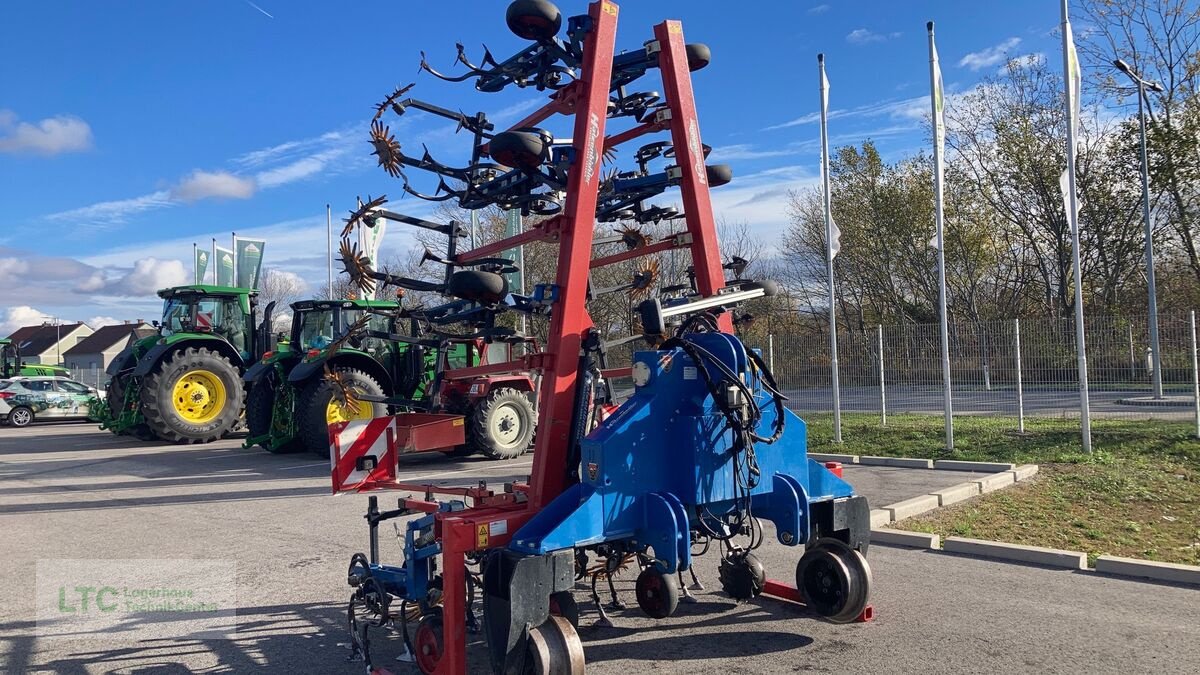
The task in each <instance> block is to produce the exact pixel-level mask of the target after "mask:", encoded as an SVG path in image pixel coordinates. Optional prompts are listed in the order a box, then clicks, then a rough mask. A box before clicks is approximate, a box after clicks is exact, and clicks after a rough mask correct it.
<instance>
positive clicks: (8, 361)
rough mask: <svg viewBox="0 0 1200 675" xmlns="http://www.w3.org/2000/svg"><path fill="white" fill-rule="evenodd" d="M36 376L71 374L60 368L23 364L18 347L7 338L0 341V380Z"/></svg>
mask: <svg viewBox="0 0 1200 675" xmlns="http://www.w3.org/2000/svg"><path fill="white" fill-rule="evenodd" d="M38 375H51V376H62V377H70V376H71V372H70V371H69V370H67V369H66V368H63V367H62V366H51V365H45V364H40V363H25V362H24V361H22V360H21V350H20V346H19V345H15V344H13V341H12V340H9V339H8V338H3V339H0V379H2V378H6V377H17V376H24V377H34V376H38Z"/></svg>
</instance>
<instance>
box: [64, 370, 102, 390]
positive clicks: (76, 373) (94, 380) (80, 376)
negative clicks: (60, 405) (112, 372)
mask: <svg viewBox="0 0 1200 675" xmlns="http://www.w3.org/2000/svg"><path fill="white" fill-rule="evenodd" d="M71 379H72V380H75V381H76V382H82V383H84V384H86V385H87V386H89V387H95V388H96V389H99V390H101V391H103V390H104V385H105V383H106V382H108V376H107V375H105V374H104V369H103V368H100V367H95V368H71Z"/></svg>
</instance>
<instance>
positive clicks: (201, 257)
mask: <svg viewBox="0 0 1200 675" xmlns="http://www.w3.org/2000/svg"><path fill="white" fill-rule="evenodd" d="M195 270H196V283H198V284H202V283H204V275H205V274H208V251H206V250H204V249H202V248H198V249H196V261H195Z"/></svg>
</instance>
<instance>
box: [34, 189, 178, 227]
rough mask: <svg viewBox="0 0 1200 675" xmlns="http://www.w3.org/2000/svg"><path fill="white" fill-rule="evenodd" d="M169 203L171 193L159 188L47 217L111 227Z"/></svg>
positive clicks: (83, 224) (80, 224)
mask: <svg viewBox="0 0 1200 675" xmlns="http://www.w3.org/2000/svg"><path fill="white" fill-rule="evenodd" d="M169 204H171V194H170V193H169V192H168V191H166V190H158V191H157V192H151V193H150V194H147V195H142V196H141V197H133V198H132V199H117V200H114V201H108V202H97V203H95V204H90V205H88V206H82V207H80V208H77V209H69V210H67V211H59V212H57V213H51V214H50V215H48V216H46V219H47V220H51V221H57V222H65V221H73V224H74V225H77V226H86V225H93V226H99V227H111V226H113V225H120V224H122V223H124V222H126V221H127V220H128V219H129V217H130V216H132V215H135V214H138V213H142V212H143V211H150V210H153V209H160V208H162V207H164V206H168V205H169Z"/></svg>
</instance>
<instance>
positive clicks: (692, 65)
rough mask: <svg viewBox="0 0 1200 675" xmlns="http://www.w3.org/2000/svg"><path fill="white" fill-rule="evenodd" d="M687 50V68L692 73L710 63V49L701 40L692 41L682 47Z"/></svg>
mask: <svg viewBox="0 0 1200 675" xmlns="http://www.w3.org/2000/svg"><path fill="white" fill-rule="evenodd" d="M684 51H685V52H687V62H688V70H690V71H692V72H693V73H694V72H696V71H697V70H700V69H701V68H704V67H705V66H707V65H708V64H709V63H712V50H711V49H709V48H708V45H706V44H704V43H703V42H693V43H691V44H689V45H686V46H685V47H684Z"/></svg>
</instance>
